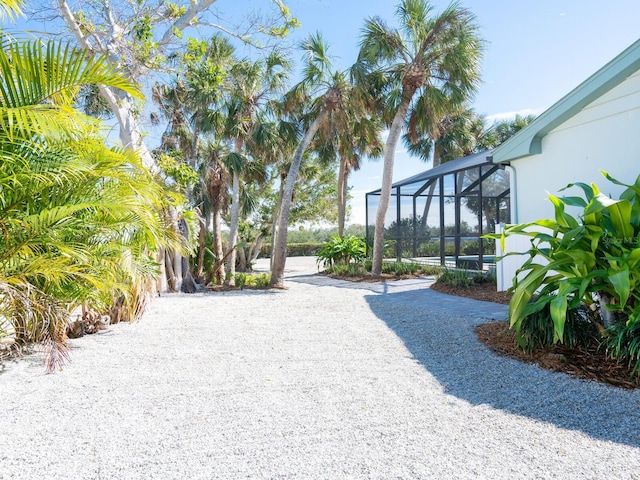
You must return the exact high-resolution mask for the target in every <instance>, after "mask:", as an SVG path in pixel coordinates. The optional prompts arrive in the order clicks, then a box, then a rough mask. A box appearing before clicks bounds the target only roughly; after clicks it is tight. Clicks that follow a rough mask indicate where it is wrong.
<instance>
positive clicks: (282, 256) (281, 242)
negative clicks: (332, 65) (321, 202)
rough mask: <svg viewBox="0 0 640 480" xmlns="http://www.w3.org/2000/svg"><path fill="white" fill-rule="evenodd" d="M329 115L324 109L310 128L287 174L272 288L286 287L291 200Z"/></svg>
mask: <svg viewBox="0 0 640 480" xmlns="http://www.w3.org/2000/svg"><path fill="white" fill-rule="evenodd" d="M328 115H329V109H328V108H323V109H322V111H321V112H320V114H319V115H318V117H317V118H316V119H315V120H314V121H313V123H312V124H311V125H310V126H309V129H308V130H307V133H305V135H304V138H303V139H302V142H300V145H298V148H297V150H296V153H295V155H294V156H293V162H291V166H290V167H289V173H288V174H287V183H286V184H285V187H284V195H283V198H282V208H281V209H280V219H279V220H278V239H277V241H276V245H275V248H274V249H273V252H272V255H273V267H272V269H271V286H272V287H278V288H282V287H284V266H285V263H286V261H287V230H288V229H289V214H290V213H291V200H292V198H293V187H294V186H295V183H296V179H297V177H298V172H299V171H300V164H301V163H302V155H303V154H304V152H305V150H306V149H307V148H308V147H309V144H310V143H311V140H313V137H314V136H315V134H316V132H317V131H318V129H319V128H320V125H322V122H324V121H325V120H326V119H327V116H328Z"/></svg>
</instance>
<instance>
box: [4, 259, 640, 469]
mask: <svg viewBox="0 0 640 480" xmlns="http://www.w3.org/2000/svg"><path fill="white" fill-rule="evenodd" d="M262 267H263V268H264V265H262ZM313 271H314V265H313V264H312V263H309V260H308V259H296V258H292V259H289V260H288V270H287V285H288V287H289V288H288V289H287V290H284V291H275V292H272V291H269V292H265V291H242V292H227V293H221V294H196V295H191V296H187V295H172V296H166V297H162V298H159V299H157V300H156V301H155V302H154V303H153V305H152V307H151V309H150V311H149V312H148V313H147V314H146V315H145V317H144V318H143V319H142V320H141V321H139V322H137V323H135V324H132V325H126V324H123V325H116V326H113V327H111V328H110V329H109V330H108V331H106V332H104V333H101V334H98V335H93V336H88V337H84V338H82V339H78V340H74V341H72V344H73V350H72V363H71V364H70V365H68V366H67V367H65V368H64V369H63V370H62V371H60V372H57V373H55V374H53V375H45V374H44V373H43V368H42V365H41V364H40V363H38V360H37V359H33V358H26V359H22V360H20V361H18V362H15V363H11V364H8V365H4V369H3V370H2V372H1V373H0V479H7V478H11V479H14V478H16V479H45V478H46V479H58V478H59V479H76V478H77V479H149V478H157V479H211V478H216V479H218V478H220V479H236V478H255V479H263V478H264V479H271V478H290V479H307V478H310V479H316V478H318V479H342V478H346V479H369V478H372V479H391V478H398V479H423V478H424V479H431V478H434V479H449V478H451V479H476V478H480V479H484V478H486V479H521V478H522V479H528V478H531V479H534V478H535V479H547V478H550V479H551V478H557V479H573V478H580V479H582V478H583V479H600V478H615V479H627V478H640V392H628V391H623V390H619V389H615V388H612V387H606V386H603V385H599V384H595V383H591V382H585V381H580V380H575V379H571V378H569V377H567V376H564V375H561V374H552V373H549V372H545V371H542V370H540V369H538V368H537V367H535V366H530V365H524V364H520V363H518V362H515V361H513V360H510V359H506V358H501V357H497V356H495V355H494V354H492V353H491V352H489V351H488V350H487V349H486V348H485V347H484V346H482V345H481V344H479V343H478V342H477V340H476V339H475V337H474V335H473V333H472V328H473V326H475V325H477V324H478V323H481V322H485V321H487V319H490V318H505V315H506V312H505V308H504V307H502V306H497V305H494V304H483V303H482V302H474V301H471V300H466V299H458V298H452V297H448V296H445V295H442V294H438V293H437V292H433V291H430V290H428V289H426V287H427V286H428V284H429V280H427V279H419V280H408V281H402V282H397V283H387V284H382V285H371V284H369V285H367V284H351V283H347V282H340V281H335V280H330V279H327V278H325V277H321V276H317V275H311V273H312V272H313Z"/></svg>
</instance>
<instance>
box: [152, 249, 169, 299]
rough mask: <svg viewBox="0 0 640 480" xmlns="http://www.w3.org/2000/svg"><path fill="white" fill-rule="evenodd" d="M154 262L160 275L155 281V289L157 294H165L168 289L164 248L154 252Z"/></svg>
mask: <svg viewBox="0 0 640 480" xmlns="http://www.w3.org/2000/svg"><path fill="white" fill-rule="evenodd" d="M155 257H156V262H158V264H159V265H160V275H158V278H157V279H156V288H157V290H158V292H159V293H162V292H166V291H167V290H168V288H169V286H168V284H167V268H166V265H165V261H164V258H165V252H164V247H160V250H158V251H157V252H156V255H155Z"/></svg>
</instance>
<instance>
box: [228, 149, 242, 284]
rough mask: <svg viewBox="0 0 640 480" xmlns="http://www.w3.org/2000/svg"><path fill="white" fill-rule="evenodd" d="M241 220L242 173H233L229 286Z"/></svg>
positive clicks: (232, 282) (231, 281) (237, 152)
mask: <svg viewBox="0 0 640 480" xmlns="http://www.w3.org/2000/svg"><path fill="white" fill-rule="evenodd" d="M235 152H236V154H238V155H241V154H242V139H241V138H237V139H236V141H235ZM239 220H240V173H239V172H237V171H235V170H234V172H233V192H232V198H231V225H229V248H230V249H231V254H230V255H229V261H228V263H227V271H228V272H229V275H227V277H228V279H227V280H226V281H225V284H227V285H234V284H235V281H234V279H233V276H234V275H235V273H236V243H237V241H238V223H239Z"/></svg>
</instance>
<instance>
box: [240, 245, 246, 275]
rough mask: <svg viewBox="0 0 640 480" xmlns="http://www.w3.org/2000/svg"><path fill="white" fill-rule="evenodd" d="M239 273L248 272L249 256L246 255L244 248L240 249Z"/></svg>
mask: <svg viewBox="0 0 640 480" xmlns="http://www.w3.org/2000/svg"><path fill="white" fill-rule="evenodd" d="M238 271H239V272H246V271H247V254H246V253H245V251H244V248H239V249H238Z"/></svg>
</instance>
